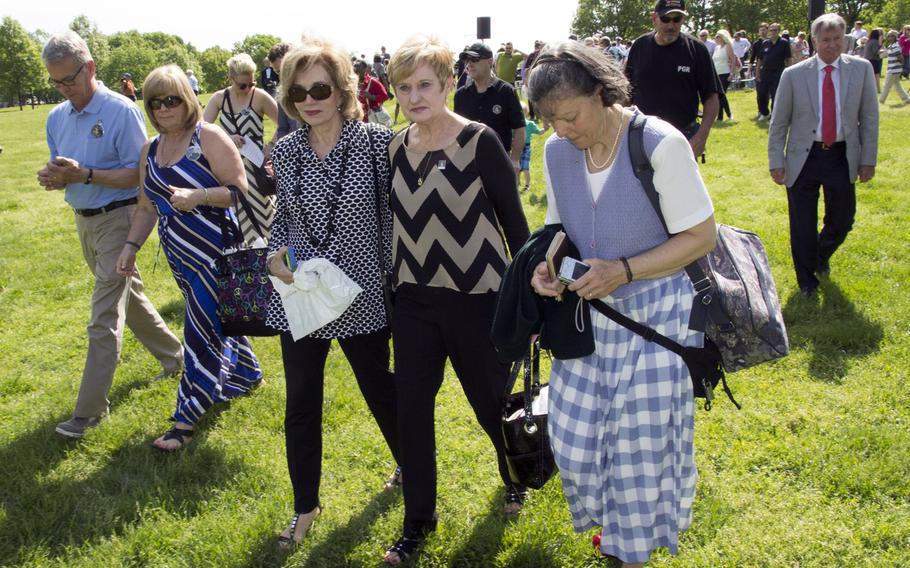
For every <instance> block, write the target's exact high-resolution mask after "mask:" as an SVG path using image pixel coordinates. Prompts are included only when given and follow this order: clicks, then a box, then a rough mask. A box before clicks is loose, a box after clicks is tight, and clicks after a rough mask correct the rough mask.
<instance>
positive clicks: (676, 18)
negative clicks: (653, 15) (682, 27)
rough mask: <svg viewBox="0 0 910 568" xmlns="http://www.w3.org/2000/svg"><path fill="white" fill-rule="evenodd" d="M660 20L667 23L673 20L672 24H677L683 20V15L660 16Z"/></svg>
mask: <svg viewBox="0 0 910 568" xmlns="http://www.w3.org/2000/svg"><path fill="white" fill-rule="evenodd" d="M660 21H661V22H663V23H665V24H669V23H670V22H673V23H674V24H678V23H680V22H681V21H683V17H682V16H661V17H660Z"/></svg>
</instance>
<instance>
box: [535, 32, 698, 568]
mask: <svg viewBox="0 0 910 568" xmlns="http://www.w3.org/2000/svg"><path fill="white" fill-rule="evenodd" d="M628 88H629V83H628V80H627V79H626V78H625V76H624V75H623V73H622V71H621V70H619V68H618V67H616V66H615V64H614V63H613V61H612V59H611V58H609V57H608V56H606V55H603V54H602V53H600V52H598V51H595V50H590V49H585V48H584V47H580V44H577V43H576V42H567V43H562V44H558V45H556V46H555V47H553V48H550V49H547V50H546V51H544V52H543V53H541V55H540V57H538V59H537V62H536V63H535V65H534V68H533V69H532V71H531V74H530V78H529V80H528V97H529V99H530V100H531V101H532V102H533V103H534V105H535V106H536V107H537V108H538V110H539V112H540V115H541V116H542V117H544V119H545V120H546V121H547V122H549V123H550V124H551V125H552V126H553V129H554V130H555V134H554V135H553V136H552V137H550V139H549V140H548V141H547V144H546V146H545V148H544V181H545V184H546V187H547V221H546V222H547V224H556V223H561V224H562V226H563V229H564V230H565V232H566V234H567V235H568V236H569V238H570V239H571V240H572V241H573V242H574V243H575V244H576V245H577V246H578V249H579V250H581V251H583V255H582V256H584V257H585V258H582V259H579V260H582V261H583V262H585V263H587V264H588V265H589V266H590V267H591V268H590V269H589V270H588V271H587V272H586V273H585V274H584V275H583V276H581V277H580V278H578V279H577V280H576V281H575V282H574V283H573V284H571V285H569V287H568V288H569V290H572V291H574V292H576V293H577V294H578V296H579V297H580V298H584V299H585V300H588V301H591V300H594V299H599V300H602V301H603V302H605V303H606V304H608V305H610V306H611V307H613V308H614V309H616V310H618V311H620V312H622V313H624V314H625V315H627V316H628V317H630V318H632V319H634V320H636V321H638V322H639V323H642V324H644V325H646V326H648V327H651V328H654V329H655V330H657V332H658V333H661V334H663V335H666V336H667V337H670V338H671V339H673V340H675V341H677V342H679V343H682V344H683V345H687V346H700V345H701V344H702V341H703V335H704V334H703V333H701V332H699V331H696V330H694V329H691V328H690V327H689V323H690V314H691V313H692V303H693V299H694V290H693V287H692V283H691V282H690V280H689V277H688V276H687V275H686V272H685V270H684V267H685V266H686V265H687V264H689V263H690V262H692V261H693V260H695V259H697V258H699V257H701V256H703V255H704V254H706V253H707V252H708V251H710V250H711V249H712V248H713V247H714V239H715V232H716V229H715V225H714V215H713V207H712V204H711V199H710V197H709V196H708V192H707V190H706V189H705V186H704V183H703V182H702V179H701V175H700V174H699V172H698V165H697V164H696V162H695V157H694V156H693V154H692V150H691V148H690V147H689V144H688V142H687V141H686V139H685V137H684V136H683V135H682V134H681V133H680V132H679V131H678V130H676V129H675V128H673V126H671V125H670V124H668V123H666V122H664V121H662V120H660V119H658V118H656V117H648V118H647V123H646V124H645V127H644V131H643V138H644V145H645V151H646V154H647V155H648V158H649V160H650V161H651V165H652V166H653V168H654V185H655V188H656V189H657V192H658V194H659V195H660V207H661V213H662V214H663V217H664V219H665V221H666V226H667V230H668V231H669V232H670V233H671V236H669V237H668V236H667V231H665V230H664V226H663V225H662V224H661V222H660V219H659V217H658V216H657V214H656V213H655V212H654V210H653V209H652V207H651V206H650V203H649V202H648V198H647V196H646V194H645V191H644V188H643V187H642V186H641V183H640V182H639V181H638V178H637V177H636V175H635V172H634V170H633V168H632V162H631V158H630V156H629V136H628V133H629V124H630V120H632V119H633V112H634V111H633V110H631V109H625V108H623V107H622V106H621V104H622V103H623V102H624V101H625V100H626V98H627V93H628ZM531 285H532V286H533V287H534V289H535V291H537V293H538V294H541V295H542V296H556V295H558V294H559V293H560V292H561V291H562V289H563V288H564V286H563V285H562V284H561V283H560V282H559V281H558V280H557V279H555V278H551V277H550V276H549V273H548V271H547V265H546V263H545V262H542V263H540V265H538V266H537V268H536V270H535V274H534V277H533V279H532V281H531ZM579 302H580V305H579V306H578V308H579V309H587V310H589V311H590V316H591V326H592V328H593V334H594V339H595V350H594V352H593V353H591V354H590V355H587V356H585V357H579V358H575V359H564V360H559V359H555V360H554V361H553V366H552V369H551V374H550V396H549V420H548V427H549V433H550V441H551V445H552V447H553V454H554V456H555V457H556V463H557V465H558V466H559V475H560V478H561V479H562V488H563V493H564V494H565V496H566V500H567V501H568V503H569V511H570V512H571V513H572V520H573V524H574V528H575V530H576V531H579V532H580V531H585V530H589V529H592V528H600V529H601V534H600V535H599V539H597V541H596V544H597V545H598V551H599V552H601V553H603V554H606V555H610V556H613V557H616V558H618V559H619V560H621V561H622V562H623V565H624V566H641V565H643V564H644V563H645V562H647V561H648V559H649V558H650V556H651V552H652V551H653V550H654V549H655V548H659V547H667V548H668V549H669V551H670V553H671V554H676V553H677V550H678V545H679V533H680V532H681V531H684V530H686V529H687V528H688V527H689V526H690V524H691V522H692V501H693V499H694V497H695V483H696V480H697V477H698V474H697V471H696V469H695V450H694V443H693V431H694V424H693V422H694V417H693V414H694V402H693V392H692V380H691V378H690V376H689V370H688V368H687V367H686V364H685V363H684V362H683V360H682V359H681V358H680V357H678V356H677V355H675V354H673V353H671V352H670V351H668V350H666V349H664V348H663V347H660V346H659V345H657V344H656V343H653V342H649V341H645V340H644V339H643V338H642V337H640V336H638V335H636V334H635V333H633V332H632V331H630V330H628V329H626V328H625V327H623V326H621V325H619V324H618V323H615V322H614V321H613V320H611V319H608V318H607V317H606V316H604V315H602V314H601V313H600V312H598V311H596V310H594V309H592V307H591V306H588V305H585V304H583V303H581V302H582V301H581V300H579Z"/></svg>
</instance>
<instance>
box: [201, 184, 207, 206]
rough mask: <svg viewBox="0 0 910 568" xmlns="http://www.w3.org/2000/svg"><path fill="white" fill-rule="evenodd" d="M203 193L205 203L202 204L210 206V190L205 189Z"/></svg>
mask: <svg viewBox="0 0 910 568" xmlns="http://www.w3.org/2000/svg"><path fill="white" fill-rule="evenodd" d="M202 193H203V194H204V195H203V199H204V201H203V203H202V204H203V205H208V204H209V188H207V187H203V188H202Z"/></svg>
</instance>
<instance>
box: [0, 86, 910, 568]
mask: <svg viewBox="0 0 910 568" xmlns="http://www.w3.org/2000/svg"><path fill="white" fill-rule="evenodd" d="M731 99H732V105H733V111H734V115H735V117H736V120H735V121H734V122H732V123H730V122H726V123H721V124H718V125H717V126H716V127H715V129H714V131H713V133H712V135H711V139H710V141H709V148H708V151H709V155H708V162H707V164H705V165H704V166H703V170H702V171H703V174H704V177H705V179H706V181H707V184H708V187H709V189H710V191H711V194H712V197H713V199H714V204H715V207H716V209H717V219H718V220H719V221H720V222H724V223H729V224H733V225H737V226H739V227H743V228H748V229H752V230H755V231H756V232H758V233H759V234H760V235H761V236H762V238H763V239H764V241H765V244H766V246H767V249H768V253H769V256H770V258H771V262H772V268H773V271H774V276H775V279H776V281H777V284H778V292H779V293H780V295H781V302H782V304H783V305H784V311H785V315H786V318H787V323H788V325H789V333H790V341H791V347H792V354H791V355H790V356H789V357H787V358H785V359H783V360H780V361H777V362H775V363H772V364H768V365H764V366H762V367H759V368H756V369H750V370H746V371H742V372H740V373H737V374H736V375H733V376H732V377H731V384H732V387H733V390H734V392H735V394H736V396H737V398H738V400H739V401H740V402H741V403H742V404H743V410H742V411H736V409H735V408H734V407H733V405H732V404H730V403H729V402H727V401H726V400H725V399H722V400H720V401H719V402H718V404H717V405H716V406H715V408H714V410H712V411H711V412H710V413H706V412H704V411H702V410H699V411H698V412H697V415H696V446H697V455H696V461H697V464H698V467H699V473H700V479H699V483H698V495H697V498H696V504H695V513H694V524H693V527H692V529H691V530H689V531H688V532H686V533H685V534H684V535H683V536H682V539H681V545H680V554H679V556H678V557H675V558H674V557H671V556H669V555H668V554H667V553H666V551H658V552H657V553H655V554H654V556H653V557H652V558H653V559H652V562H651V565H653V566H699V567H701V566H704V567H708V566H710V567H715V566H746V567H752V566H769V567H771V566H774V567H778V566H789V567H794V566H800V567H804V566H825V567H827V566H875V567H881V566H910V382H908V380H907V378H908V373H907V367H908V364H910V316H908V313H910V289H908V283H910V262H908V260H910V254H908V253H910V239H908V236H910V233H908V227H910V208H908V206H907V202H906V189H907V182H906V180H907V179H908V178H910V153H908V151H907V149H906V141H907V140H908V139H910V108H901V107H899V106H898V105H897V104H895V102H896V101H897V98H892V101H891V102H889V104H888V105H884V106H883V107H882V117H881V118H882V120H881V134H880V150H879V162H878V169H877V174H876V177H875V179H874V180H873V181H872V182H870V183H868V184H865V185H861V186H858V212H857V223H856V226H855V228H854V231H853V233H852V234H851V236H850V237H849V239H848V240H847V242H846V243H845V244H844V246H843V247H842V249H841V250H840V251H839V252H838V254H837V255H836V256H835V258H834V260H833V262H832V276H831V278H830V280H829V281H827V282H825V283H823V285H822V287H821V293H820V298H819V300H818V301H809V300H806V299H804V298H802V297H801V296H799V294H797V293H796V284H795V278H794V275H793V271H792V267H791V261H790V255H789V250H788V230H787V208H786V195H785V192H784V190H783V188H781V187H779V186H775V185H774V184H773V183H772V182H771V179H770V177H769V176H768V172H767V157H766V149H765V148H766V144H765V140H766V135H767V133H766V126H763V125H759V124H756V123H754V122H752V121H751V120H750V119H751V117H752V116H754V114H755V100H754V93H752V92H746V93H734V94H732V95H731ZM49 110H50V107H47V106H45V107H39V108H38V109H36V110H30V109H26V110H25V111H22V112H20V111H19V110H18V109H3V110H0V145H2V146H3V147H4V151H3V153H2V155H0V329H2V330H3V333H2V334H0V353H2V367H3V372H2V373H0V566H85V567H97V566H137V567H138V566H156V567H157V566H162V567H200V566H218V567H222V566H223V567H241V566H304V567H322V566H324V567H340V566H377V565H378V564H379V560H380V558H381V556H382V553H383V551H384V550H385V548H386V547H387V546H388V545H390V544H391V543H392V542H394V540H395V539H396V538H397V536H398V533H399V529H400V526H401V520H402V515H403V504H402V500H401V494H400V492H398V493H393V494H383V493H381V492H380V488H381V485H382V482H383V480H384V479H385V477H386V476H387V474H388V473H389V472H390V471H391V469H392V467H393V463H392V460H391V457H390V455H389V453H388V451H387V450H386V449H385V447H384V445H383V443H382V442H381V437H380V435H379V432H378V429H377V428H376V426H375V425H374V423H373V421H372V419H371V418H370V416H369V413H368V411H367V409H366V406H365V404H364V402H363V400H362V399H361V397H360V395H359V393H358V391H357V389H356V386H355V382H354V378H353V376H352V375H351V371H350V368H349V367H348V366H347V363H346V361H345V360H344V357H343V355H342V354H341V352H340V350H339V349H337V347H335V348H333V350H332V353H331V355H330V359H329V363H328V368H327V379H326V396H325V420H324V427H323V429H324V434H325V450H324V460H323V476H322V491H321V498H322V502H323V504H324V506H325V512H324V514H323V516H322V517H321V518H320V519H319V520H318V521H317V524H316V527H315V530H314V531H313V532H312V533H311V535H310V536H309V537H308V538H307V540H306V542H305V544H304V545H303V546H302V547H301V548H299V549H298V550H297V551H296V552H294V553H293V554H291V555H288V556H282V555H279V554H278V552H277V549H276V546H275V542H276V540H275V539H276V535H277V534H278V532H279V531H280V530H281V529H282V528H283V527H284V526H285V525H286V523H287V522H288V520H289V518H290V514H291V512H292V501H291V490H290V483H289V481H288V476H287V470H286V465H285V455H284V438H283V431H282V423H283V410H284V384H283V380H284V379H283V374H282V366H281V357H280V350H279V345H278V341H277V339H276V338H264V339H256V340H254V347H255V350H256V353H257V355H258V356H259V358H260V361H261V362H262V365H263V368H264V371H265V374H266V377H267V384H265V385H264V387H263V388H261V389H259V390H258V391H257V392H256V393H255V394H254V395H253V396H251V397H246V398H243V399H241V400H237V401H235V402H233V403H231V404H230V405H229V406H228V405H225V406H222V407H219V408H218V409H217V410H215V411H213V412H211V413H210V414H209V415H208V416H207V417H206V418H205V419H204V421H203V423H202V424H201V425H200V427H199V429H198V434H197V436H196V437H195V439H194V440H193V441H192V443H191V444H190V446H189V447H188V448H187V449H186V450H185V451H183V452H182V453H179V454H177V455H161V454H159V453H158V452H156V451H154V450H153V449H152V448H151V447H150V446H149V443H150V442H151V440H152V439H154V438H155V437H156V436H158V435H160V434H161V433H162V432H163V431H164V430H165V429H166V428H167V426H168V424H167V422H166V420H167V418H168V416H169V415H170V413H171V412H172V410H173V405H174V396H175V389H176V380H175V379H169V380H165V381H161V382H151V381H150V378H151V377H152V376H153V375H154V374H155V373H157V372H158V368H157V364H156V362H155V361H154V360H153V359H152V357H151V356H150V355H149V354H148V353H147V352H146V351H145V350H144V349H143V348H142V347H141V346H140V345H139V344H138V343H137V341H136V340H135V338H133V336H132V335H131V334H130V333H129V332H127V333H126V334H125V337H124V349H123V356H122V361H121V364H120V366H119V369H118V372H117V375H116V378H115V381H114V387H113V389H112V392H111V394H110V398H111V403H112V414H111V416H110V417H109V418H108V419H106V420H105V421H104V422H103V423H102V424H101V425H100V426H99V427H98V428H96V429H94V430H92V431H91V432H90V434H89V435H87V436H86V437H85V438H84V439H83V440H81V441H77V442H72V441H66V440H63V439H61V438H60V437H59V436H58V435H56V434H55V433H54V426H55V424H56V423H57V422H59V421H61V420H64V419H66V418H67V417H69V415H70V413H71V412H72V408H73V403H74V401H75V396H76V392H77V389H78V385H79V378H80V376H81V370H82V365H83V359H84V353H85V348H86V332H85V324H86V321H87V318H88V304H89V297H90V293H91V288H92V278H91V276H90V274H89V272H88V270H87V269H86V267H85V265H84V263H83V261H82V258H81V254H80V250H79V243H78V240H77V237H76V234H75V231H74V227H73V214H72V212H71V211H70V210H69V208H68V207H67V206H66V204H65V203H64V202H63V199H62V193H61V192H45V191H43V190H42V189H41V188H40V187H39V186H38V185H37V183H36V181H35V172H36V170H38V169H39V168H40V167H42V165H43V163H44V162H45V161H46V159H47V148H46V145H45V142H44V123H45V118H46V116H47V113H48V111H49ZM390 110H391V109H390ZM270 127H271V128H273V127H274V126H273V125H271V126H270ZM149 132H152V131H151V130H149ZM542 142H543V138H542V137H537V138H536V139H535V142H534V152H535V154H534V165H533V176H534V177H533V180H534V181H533V186H532V189H531V191H530V192H528V193H525V194H523V197H522V198H523V200H524V204H525V206H526V212H527V215H528V219H529V222H530V224H531V226H532V227H538V226H540V225H541V224H542V222H543V215H544V204H543V201H544V187H543V182H542V177H541V171H540V165H541V162H540V160H541V156H542ZM155 241H156V236H154V235H153V236H152V237H151V240H150V242H149V244H148V245H147V246H145V247H144V248H143V251H142V253H141V256H140V262H141V265H142V267H143V271H144V278H145V282H146V288H147V291H148V294H149V296H150V297H151V298H152V300H153V302H154V303H155V305H156V306H157V307H158V308H159V310H160V311H161V313H162V314H163V315H164V317H165V318H166V319H167V321H168V323H169V325H170V326H171V327H172V329H174V330H175V331H176V332H178V333H179V332H180V330H181V328H182V322H183V304H182V300H181V298H180V294H179V292H178V290H177V287H176V286H175V285H174V282H173V279H172V277H171V275H170V273H169V270H168V268H167V264H166V263H165V262H163V261H162V262H160V263H159V265H158V267H157V270H156V271H153V270H152V266H153V264H154V263H155V248H156V246H155ZM437 438H438V445H439V515H440V521H441V522H440V527H439V530H438V531H437V532H436V533H435V534H434V535H433V536H432V537H431V538H430V539H429V541H428V543H427V545H426V547H425V548H424V550H423V552H422V553H421V554H420V556H419V557H418V560H417V562H416V563H414V564H416V565H419V566H429V567H441V566H453V567H486V566H503V567H505V566H508V567H529V568H531V567H534V568H537V567H556V566H566V567H577V566H598V565H603V564H602V563H601V562H600V561H597V560H595V559H594V558H593V556H592V554H591V546H590V536H591V535H590V534H587V535H576V534H573V532H572V530H571V525H570V521H569V513H568V510H567V507H566V503H565V501H564V499H563V496H562V491H561V488H560V486H559V482H558V481H557V480H556V479H554V480H552V481H551V482H550V483H549V484H548V485H547V486H546V487H545V488H544V489H543V490H541V491H537V492H535V493H534V494H533V496H532V499H531V501H530V503H529V504H528V506H527V507H526V508H525V510H524V512H523V513H522V514H521V516H520V518H518V519H517V520H511V521H510V520H507V519H506V518H505V517H504V516H503V514H502V513H501V508H502V507H501V504H502V498H503V492H502V488H501V487H500V484H499V481H498V476H497V474H496V468H495V461H494V456H493V453H492V449H491V447H490V444H489V442H488V441H487V440H486V439H485V437H484V435H483V433H482V431H481V430H480V428H479V427H478V426H477V425H476V423H475V420H474V418H473V413H472V412H471V410H470V408H469V406H468V405H467V403H466V401H465V399H464V395H463V394H462V393H461V390H460V387H459V386H458V382H457V380H455V378H454V376H452V375H451V372H450V373H449V376H448V378H447V380H446V382H445V384H444V386H443V388H442V391H441V392H440V395H439V398H438V411H437Z"/></svg>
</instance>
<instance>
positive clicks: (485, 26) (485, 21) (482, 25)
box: [477, 16, 490, 39]
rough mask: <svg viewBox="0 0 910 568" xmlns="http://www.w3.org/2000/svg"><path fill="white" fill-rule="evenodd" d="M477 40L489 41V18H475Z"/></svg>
mask: <svg viewBox="0 0 910 568" xmlns="http://www.w3.org/2000/svg"><path fill="white" fill-rule="evenodd" d="M477 39H490V18H489V16H480V17H478V18H477Z"/></svg>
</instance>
